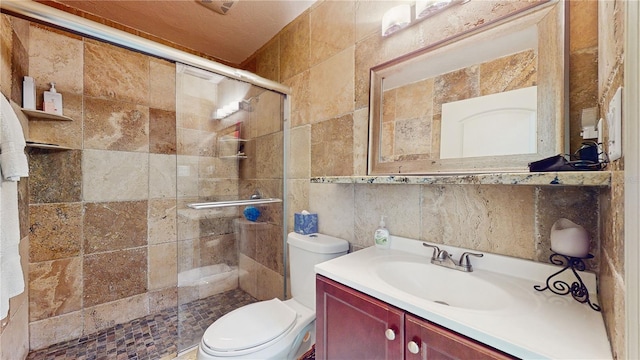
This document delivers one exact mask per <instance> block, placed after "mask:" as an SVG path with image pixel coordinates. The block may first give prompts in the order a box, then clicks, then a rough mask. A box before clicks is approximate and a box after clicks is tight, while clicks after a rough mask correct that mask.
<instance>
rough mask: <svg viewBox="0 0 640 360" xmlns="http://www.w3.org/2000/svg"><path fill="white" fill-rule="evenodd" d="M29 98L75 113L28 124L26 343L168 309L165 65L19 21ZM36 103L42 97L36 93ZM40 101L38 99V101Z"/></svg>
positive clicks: (171, 170) (171, 292)
mask: <svg viewBox="0 0 640 360" xmlns="http://www.w3.org/2000/svg"><path fill="white" fill-rule="evenodd" d="M27 26H28V27H29V70H28V74H29V75H30V76H32V77H34V78H35V79H36V81H37V84H38V91H37V93H38V94H42V91H43V90H44V89H46V86H47V83H48V82H56V88H57V89H58V91H59V92H61V93H62V94H63V101H64V114H65V115H66V116H68V117H70V118H72V119H73V121H67V122H63V121H30V132H29V137H30V138H31V139H32V140H38V141H43V142H50V143H56V144H60V145H63V146H68V147H70V148H72V149H74V150H68V151H48V150H39V149H32V150H30V152H29V160H30V171H31V176H30V178H29V184H30V198H29V218H30V228H29V231H30V236H31V238H33V239H34V241H32V242H31V246H30V249H29V262H30V265H29V284H30V293H29V329H30V347H31V348H32V349H38V348H42V347H45V346H48V345H50V344H53V343H56V342H59V341H62V340H68V339H73V338H77V337H80V336H82V335H85V334H90V333H92V332H95V331H97V330H101V329H104V328H106V327H109V326H113V325H115V324H117V323H121V322H125V321H128V320H130V319H133V318H137V317H141V316H144V315H147V314H149V313H153V312H155V311H157V310H160V309H163V308H166V307H170V306H175V304H176V288H175V285H176V279H177V269H176V261H177V250H176V150H177V148H178V146H179V144H177V143H176V136H175V134H176V120H175V118H176V116H175V67H174V65H173V64H171V63H168V62H165V61H162V60H158V59H155V58H151V57H149V56H145V55H141V54H138V53H134V52H131V51H128V50H124V49H120V48H117V47H115V46H111V45H107V44H104V43H100V42H97V41H94V40H89V39H86V38H82V37H79V36H75V35H71V34H68V33H62V32H59V31H54V30H51V29H49V28H45V27H42V26H37V25H33V24H31V25H29V23H27ZM39 100H41V99H39ZM38 102H39V101H38Z"/></svg>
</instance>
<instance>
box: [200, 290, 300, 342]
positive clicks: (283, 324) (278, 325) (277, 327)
mask: <svg viewBox="0 0 640 360" xmlns="http://www.w3.org/2000/svg"><path fill="white" fill-rule="evenodd" d="M295 321H296V312H295V311H294V310H293V309H291V308H290V307H288V306H287V305H285V304H284V303H282V301H280V300H279V299H273V300H268V301H260V302H257V303H253V304H250V305H247V306H243V307H241V308H239V309H236V310H233V311H232V312H230V313H228V314H226V315H224V316H223V317H221V318H220V319H218V320H216V321H215V322H214V323H213V324H212V325H211V326H209V328H208V329H207V331H205V333H204V336H203V337H202V341H203V342H204V344H205V345H206V346H207V347H208V348H210V349H211V350H214V351H223V352H224V351H240V350H246V349H250V348H254V347H257V346H260V345H262V344H265V343H268V342H270V341H272V340H274V339H276V338H277V337H279V336H280V335H283V334H284V333H285V332H287V331H288V330H290V329H291V328H292V327H293V326H294V325H295Z"/></svg>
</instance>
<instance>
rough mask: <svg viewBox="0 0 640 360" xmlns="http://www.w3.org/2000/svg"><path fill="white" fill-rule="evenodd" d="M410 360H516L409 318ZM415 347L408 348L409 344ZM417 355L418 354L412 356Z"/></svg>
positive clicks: (408, 359)
mask: <svg viewBox="0 0 640 360" xmlns="http://www.w3.org/2000/svg"><path fill="white" fill-rule="evenodd" d="M405 321H406V337H407V339H406V343H407V344H406V345H405V346H406V347H407V351H406V359H407V360H426V359H429V360H451V359H460V360H468V359H473V360H485V359H514V358H513V357H510V356H509V355H507V354H505V353H503V352H500V351H499V350H496V349H494V348H491V347H488V346H486V345H484V344H481V343H479V342H477V341H475V340H472V339H469V338H467V337H465V336H463V335H460V334H458V333H455V332H453V331H451V330H449V329H445V328H443V327H441V326H438V325H436V324H433V323H430V322H428V321H425V320H422V319H420V318H418V317H415V316H413V315H411V314H407V315H406V319H405ZM411 341H412V342H413V343H414V344H415V346H414V344H411V345H409V342H411ZM414 351H417V353H413V352H414Z"/></svg>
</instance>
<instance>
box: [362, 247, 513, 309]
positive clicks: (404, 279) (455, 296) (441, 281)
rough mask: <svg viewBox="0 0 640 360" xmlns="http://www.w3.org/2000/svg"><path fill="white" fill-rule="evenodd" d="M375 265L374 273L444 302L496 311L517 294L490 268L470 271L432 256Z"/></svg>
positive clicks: (397, 286)
mask: <svg viewBox="0 0 640 360" xmlns="http://www.w3.org/2000/svg"><path fill="white" fill-rule="evenodd" d="M372 268H373V269H374V270H373V271H374V276H376V277H378V278H379V279H380V280H382V281H383V282H385V283H386V284H387V285H388V286H390V287H392V288H395V289H396V290H398V291H401V292H403V293H405V294H408V295H412V296H416V297H418V298H421V299H424V300H429V301H431V302H434V303H436V304H440V305H442V306H451V307H456V308H462V309H469V310H480V311H492V310H501V309H505V308H508V307H509V306H510V305H511V304H512V302H513V297H512V296H511V295H510V294H509V292H507V291H505V290H504V289H503V288H502V287H499V286H497V285H494V284H493V283H492V281H491V280H492V276H491V275H490V274H488V273H487V272H482V271H474V272H470V273H466V272H462V271H458V270H454V269H448V268H445V267H442V266H437V265H433V264H431V263H430V262H429V259H423V260H422V259H421V261H415V260H408V259H397V260H391V259H384V260H382V261H379V262H376V263H375V264H374V265H373V266H372Z"/></svg>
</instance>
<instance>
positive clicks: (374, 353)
mask: <svg viewBox="0 0 640 360" xmlns="http://www.w3.org/2000/svg"><path fill="white" fill-rule="evenodd" d="M388 330H390V331H388ZM387 337H389V338H391V340H389V339H387ZM403 358H404V311H402V310H400V309H397V308H395V307H393V306H391V305H388V304H386V303H384V302H382V301H380V300H378V299H374V298H372V297H370V296H368V295H365V294H363V293H361V292H359V291H356V290H353V289H351V288H349V287H347V286H344V285H342V284H339V283H337V282H334V281H332V280H329V279H327V278H325V277H323V276H320V275H318V276H317V280H316V359H334V360H343V359H344V360H347V359H348V360H359V359H363V360H364V359H367V360H377V359H403Z"/></svg>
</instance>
